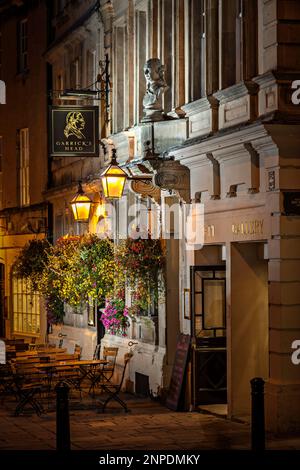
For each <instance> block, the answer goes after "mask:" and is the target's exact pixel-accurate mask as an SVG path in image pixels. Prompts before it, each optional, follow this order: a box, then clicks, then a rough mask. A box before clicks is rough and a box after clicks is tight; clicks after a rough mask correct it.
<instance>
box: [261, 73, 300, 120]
mask: <svg viewBox="0 0 300 470" xmlns="http://www.w3.org/2000/svg"><path fill="white" fill-rule="evenodd" d="M295 80H299V73H297V72H275V71H274V72H267V73H265V74H264V75H259V76H258V77H256V78H254V79H253V81H254V82H255V83H257V84H258V85H259V93H258V114H259V116H265V115H269V114H275V113H276V116H277V117H278V118H281V119H283V118H284V120H289V121H295V120H296V121H299V120H300V106H299V105H295V104H293V102H292V94H293V92H294V91H295V89H293V88H292V83H293V82H294V81H295Z"/></svg>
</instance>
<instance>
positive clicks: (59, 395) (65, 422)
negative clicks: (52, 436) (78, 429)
mask: <svg viewBox="0 0 300 470" xmlns="http://www.w3.org/2000/svg"><path fill="white" fill-rule="evenodd" d="M55 390H56V450H59V451H67V450H70V449H71V443H70V417H69V387H68V385H67V384H65V383H64V382H59V383H58V384H57V386H56V388H55Z"/></svg>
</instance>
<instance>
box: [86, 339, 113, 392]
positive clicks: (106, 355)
mask: <svg viewBox="0 0 300 470" xmlns="http://www.w3.org/2000/svg"><path fill="white" fill-rule="evenodd" d="M99 346H100V345H99ZM118 351H119V348H114V347H110V346H104V347H103V359H104V360H105V361H108V363H107V364H105V365H104V366H100V367H101V369H100V370H99V374H98V375H97V376H95V377H94V379H93V380H92V382H91V385H90V388H89V394H90V393H91V392H92V394H91V395H92V397H94V396H95V388H96V386H97V385H98V384H99V383H100V385H101V381H103V379H104V380H105V381H106V382H108V383H109V381H110V379H111V378H112V377H113V375H114V371H115V365H116V360H117V355H118ZM97 359H98V358H97Z"/></svg>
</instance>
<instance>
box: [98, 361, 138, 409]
mask: <svg viewBox="0 0 300 470" xmlns="http://www.w3.org/2000/svg"><path fill="white" fill-rule="evenodd" d="M132 356H133V354H132V353H127V354H125V355H124V367H123V372H122V376H121V380H120V382H119V383H118V384H112V383H111V382H108V381H106V380H104V381H103V382H102V383H101V387H102V390H103V391H104V392H106V393H108V398H107V399H106V400H105V401H104V403H102V413H104V411H105V408H106V406H107V404H108V403H109V402H110V401H111V400H115V401H116V402H117V403H119V405H121V406H122V407H123V408H124V410H125V411H126V412H128V411H129V409H128V407H127V405H126V403H125V402H124V401H123V400H122V399H121V398H120V397H119V393H120V391H121V389H122V385H123V382H124V378H125V372H126V368H127V364H128V363H129V361H130V359H131V358H132Z"/></svg>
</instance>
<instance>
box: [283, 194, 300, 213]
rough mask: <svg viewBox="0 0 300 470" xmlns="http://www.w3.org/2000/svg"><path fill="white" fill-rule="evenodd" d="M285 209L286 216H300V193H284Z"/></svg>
mask: <svg viewBox="0 0 300 470" xmlns="http://www.w3.org/2000/svg"><path fill="white" fill-rule="evenodd" d="M283 207H284V213H285V215H300V191H289V192H284V193H283Z"/></svg>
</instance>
